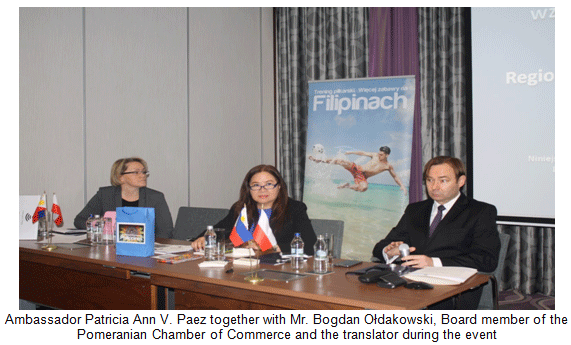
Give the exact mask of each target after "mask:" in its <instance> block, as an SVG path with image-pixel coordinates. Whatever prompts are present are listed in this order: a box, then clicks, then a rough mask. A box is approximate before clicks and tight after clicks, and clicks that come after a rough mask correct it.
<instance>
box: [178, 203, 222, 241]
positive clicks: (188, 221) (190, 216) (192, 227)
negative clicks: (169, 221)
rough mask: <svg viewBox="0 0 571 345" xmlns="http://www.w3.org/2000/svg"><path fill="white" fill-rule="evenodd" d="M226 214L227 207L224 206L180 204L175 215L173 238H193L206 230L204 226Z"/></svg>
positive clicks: (217, 220)
mask: <svg viewBox="0 0 571 345" xmlns="http://www.w3.org/2000/svg"><path fill="white" fill-rule="evenodd" d="M227 214H228V209H225V208H208V207H186V206H182V207H180V208H179V209H178V214H177V216H176V222H175V225H174V234H173V238H174V239H177V240H194V239H195V238H197V237H198V236H199V235H200V234H201V233H202V232H203V231H204V230H206V226H208V225H214V224H216V223H218V222H219V221H221V220H222V219H224V217H226V215H227Z"/></svg>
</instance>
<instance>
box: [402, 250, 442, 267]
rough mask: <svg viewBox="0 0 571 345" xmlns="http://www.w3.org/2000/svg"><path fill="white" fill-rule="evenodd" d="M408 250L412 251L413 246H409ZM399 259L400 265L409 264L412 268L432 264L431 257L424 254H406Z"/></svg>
mask: <svg viewBox="0 0 571 345" xmlns="http://www.w3.org/2000/svg"><path fill="white" fill-rule="evenodd" d="M410 251H411V252H412V251H413V248H411V249H410ZM401 260H402V261H403V263H402V266H410V267H414V268H422V267H430V266H434V263H433V262H432V258H430V257H428V256H426V255H407V256H405V257H404V258H401Z"/></svg>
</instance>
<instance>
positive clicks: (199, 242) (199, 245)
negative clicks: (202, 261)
mask: <svg viewBox="0 0 571 345" xmlns="http://www.w3.org/2000/svg"><path fill="white" fill-rule="evenodd" d="M205 243H206V240H205V239H204V236H202V237H199V238H197V239H196V240H195V241H194V242H192V243H191V244H190V245H191V246H192V249H194V251H195V252H198V251H201V250H204V244H205Z"/></svg>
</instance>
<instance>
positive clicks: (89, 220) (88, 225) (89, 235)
mask: <svg viewBox="0 0 571 345" xmlns="http://www.w3.org/2000/svg"><path fill="white" fill-rule="evenodd" d="M92 222H93V215H92V214H90V215H89V217H88V218H87V221H85V230H86V231H85V235H86V236H87V243H92V242H93V228H92V227H91V226H92V224H91V223H92Z"/></svg>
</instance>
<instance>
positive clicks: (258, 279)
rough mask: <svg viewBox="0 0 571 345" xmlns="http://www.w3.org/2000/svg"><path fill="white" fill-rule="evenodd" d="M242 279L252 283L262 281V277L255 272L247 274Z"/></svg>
mask: <svg viewBox="0 0 571 345" xmlns="http://www.w3.org/2000/svg"><path fill="white" fill-rule="evenodd" d="M244 280H246V281H248V282H250V283H252V284H256V283H259V282H263V281H264V278H261V277H258V274H256V275H255V276H248V277H246V278H244Z"/></svg>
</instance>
